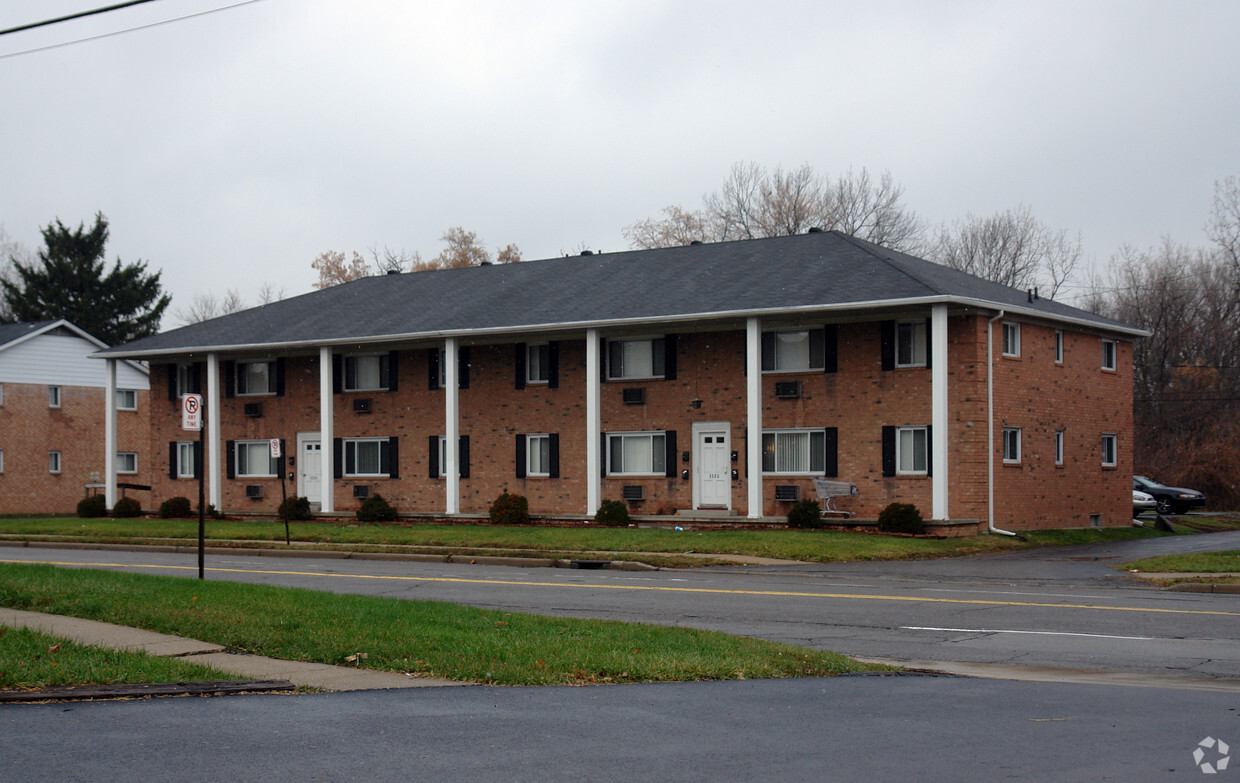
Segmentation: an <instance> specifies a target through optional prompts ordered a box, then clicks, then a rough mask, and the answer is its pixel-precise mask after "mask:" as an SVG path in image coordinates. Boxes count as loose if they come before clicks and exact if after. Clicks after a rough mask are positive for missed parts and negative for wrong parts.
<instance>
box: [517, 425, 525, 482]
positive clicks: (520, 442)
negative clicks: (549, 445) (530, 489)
mask: <svg viewBox="0 0 1240 783" xmlns="http://www.w3.org/2000/svg"><path fill="white" fill-rule="evenodd" d="M517 478H525V436H524V435H518V436H517Z"/></svg>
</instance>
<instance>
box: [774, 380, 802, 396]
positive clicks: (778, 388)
mask: <svg viewBox="0 0 1240 783" xmlns="http://www.w3.org/2000/svg"><path fill="white" fill-rule="evenodd" d="M775 396H776V397H778V398H779V399H781V400H795V399H798V398H799V397H800V396H801V382H800V381H776V382H775Z"/></svg>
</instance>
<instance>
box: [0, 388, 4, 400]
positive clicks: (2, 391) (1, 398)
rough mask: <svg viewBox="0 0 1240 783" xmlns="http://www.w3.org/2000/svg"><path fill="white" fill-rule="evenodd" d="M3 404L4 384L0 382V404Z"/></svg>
mask: <svg viewBox="0 0 1240 783" xmlns="http://www.w3.org/2000/svg"><path fill="white" fill-rule="evenodd" d="M3 404H4V384H3V383H0V405H3Z"/></svg>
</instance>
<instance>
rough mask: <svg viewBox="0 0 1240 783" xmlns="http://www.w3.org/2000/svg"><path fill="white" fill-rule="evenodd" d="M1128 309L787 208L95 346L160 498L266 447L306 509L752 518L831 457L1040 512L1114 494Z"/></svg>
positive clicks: (865, 503) (782, 506)
mask: <svg viewBox="0 0 1240 783" xmlns="http://www.w3.org/2000/svg"><path fill="white" fill-rule="evenodd" d="M1141 334H1143V333H1142V332H1140V331H1139V330H1136V329H1133V328H1131V327H1128V326H1125V325H1124V324H1120V323H1117V322H1115V321H1111V320H1108V319H1106V318H1102V317H1099V316H1097V315H1094V314H1091V313H1087V312H1084V311H1081V310H1077V309H1075V308H1072V307H1069V306H1067V305H1064V304H1061V303H1059V302H1054V301H1049V300H1045V299H1038V298H1037V297H1036V296H1034V295H1033V292H1026V291H1019V290H1016V289H1011V288H1007V287H1004V286H1000V285H996V284H993V283H990V282H987V281H984V280H981V279H979V278H976V277H972V276H970V275H967V274H964V273H961V272H957V271H954V270H951V269H947V268H945V267H942V266H938V265H936V264H933V263H930V262H928V261H925V260H923V259H918V258H914V257H911V256H908V255H905V254H902V253H898V252H895V251H891V250H887V249H885V248H882V247H879V246H876V245H873V244H870V243H867V242H864V241H861V240H858V239H855V238H853V237H849V236H847V235H843V234H840V233H837V232H812V233H810V234H807V235H802V236H793V237H780V238H772V239H762V240H752V241H746V242H728V243H719V244H696V245H690V246H685V247H677V248H665V249H660V250H648V251H636V252H624V253H610V254H598V255H583V256H575V257H566V258H558V259H549V260H544V261H530V262H524V263H518V264H510V265H502V266H484V267H474V268H468V269H456V270H444V271H436V272H419V273H413V274H402V275H396V274H393V275H387V276H380V277H370V278H364V279H361V280H357V281H354V282H352V283H347V284H344V285H340V286H336V287H333V288H329V289H326V290H323V291H318V292H315V293H311V294H306V295H304V296H300V297H295V298H293V299H288V300H284V301H281V302H276V303H272V304H269V305H265V306H262V307H258V308H254V309H252V310H247V311H244V312H240V313H235V314H232V315H229V316H224V317H222V318H217V319H215V320H212V321H207V322H204V323H200V324H195V325H192V326H187V327H184V328H182V329H177V330H174V331H171V332H166V333H163V334H160V335H155V336H153V337H149V338H145V339H143V340H139V341H136V342H134V343H130V344H128V345H124V346H119V347H117V348H113V349H109V350H107V351H103V352H101V354H100V356H101V357H103V358H106V359H109V360H110V361H112V362H115V361H117V360H120V359H131V360H138V359H140V360H145V361H149V362H151V367H152V374H151V379H152V399H153V401H154V402H153V404H152V416H151V445H150V447H149V449H148V450H149V451H151V453H152V454H160V455H166V456H165V457H164V459H166V461H167V462H166V464H161V465H159V466H158V467H157V469H156V470H154V475H153V482H154V484H155V490H154V494H155V497H156V498H157V499H159V498H164V497H169V496H172V495H184V496H187V497H188V496H192V493H193V491H194V490H193V485H192V483H191V479H192V476H193V475H195V472H196V471H200V470H202V469H204V467H205V470H206V475H207V483H208V488H209V492H210V502H212V503H214V504H215V505H216V506H217V507H220V508H223V509H226V510H233V511H240V512H245V511H247V510H253V511H268V512H269V511H271V510H273V509H274V508H275V506H276V505H277V504H278V501H279V496H280V486H279V479H278V476H279V475H280V473H281V471H282V470H286V471H288V473H289V474H290V484H289V491H290V493H293V492H295V493H297V494H300V495H305V496H307V497H309V498H310V499H311V500H312V501H313V502H315V503H317V504H318V505H319V507H320V508H321V509H322V510H324V511H337V510H340V511H350V510H352V509H354V508H356V507H357V505H358V504H359V503H360V497H361V496H364V495H365V494H366V493H368V492H378V493H381V494H382V495H383V496H384V497H385V498H387V499H389V500H390V501H391V502H392V503H393V504H394V505H395V506H396V507H397V508H398V510H400V511H401V512H403V513H429V514H439V515H456V514H484V513H485V512H486V510H487V508H488V507H489V505H490V504H491V502H492V501H493V500H494V499H495V497H496V496H498V495H499V494H500V493H501V492H503V491H505V490H506V491H509V492H515V493H518V494H521V495H525V496H526V497H527V498H529V502H530V509H531V512H532V513H534V514H536V515H547V516H557V515H565V516H575V517H578V518H581V517H584V516H586V515H589V514H592V513H593V512H594V510H596V509H597V508H598V506H599V503H600V502H601V501H602V500H604V499H620V498H624V499H626V500H630V510H631V511H632V512H634V513H639V514H666V513H674V512H686V511H694V512H698V513H720V514H729V513H730V514H737V515H740V516H744V517H751V518H757V517H770V516H782V515H784V514H786V513H787V510H788V508H789V507H790V502H791V501H790V500H789V499H790V498H795V497H797V496H802V497H813V496H814V494H813V489H812V486H813V485H812V479H813V478H814V477H815V476H828V477H836V478H839V479H841V480H845V481H850V482H852V483H855V484H856V485H857V487H858V494H857V495H856V496H855V497H852V498H848V499H845V500H842V501H840V502H839V505H840V506H841V507H842V508H847V509H849V510H852V511H855V512H856V513H857V514H859V515H860V516H869V517H873V516H875V515H877V513H878V512H879V511H880V510H881V509H882V508H884V507H885V506H886V505H888V504H889V503H891V502H893V501H901V502H910V503H914V504H916V505H917V506H918V507H919V508H920V509H921V511H922V513H923V514H924V515H925V516H926V517H929V518H934V519H947V518H957V519H959V518H976V519H980V520H982V521H983V522H989V521H993V523H994V524H995V525H997V526H999V527H1005V526H1007V527H1051V526H1056V527H1057V526H1084V525H1089V524H1121V523H1125V524H1126V523H1127V522H1128V521H1129V519H1130V518H1131V496H1130V492H1131V473H1132V471H1131V459H1132V458H1131V455H1132V340H1133V338H1134V337H1136V336H1139V335H1141ZM186 391H202V392H205V393H206V407H207V412H208V421H209V422H213V423H216V424H209V426H208V433H207V449H206V454H205V457H204V455H201V454H200V453H199V452H198V451H197V450H196V446H195V444H194V441H195V440H196V436H194V435H191V434H190V433H185V432H182V431H181V430H180V429H179V426H180V415H179V402H178V401H179V399H180V395H181V394H182V393H184V392H186ZM270 439H281V440H283V441H284V443H285V449H286V453H288V454H291V455H292V456H293V461H292V463H291V464H288V465H286V466H284V468H283V469H282V468H281V467H280V466H279V465H278V464H277V462H275V461H273V460H272V459H271V458H270V457H269V456H268V451H267V449H268V448H269V446H268V444H269V440H270ZM446 444H455V448H446V447H445V446H446ZM204 462H205V465H204V464H203V463H204ZM992 504H993V513H992V512H991V508H992Z"/></svg>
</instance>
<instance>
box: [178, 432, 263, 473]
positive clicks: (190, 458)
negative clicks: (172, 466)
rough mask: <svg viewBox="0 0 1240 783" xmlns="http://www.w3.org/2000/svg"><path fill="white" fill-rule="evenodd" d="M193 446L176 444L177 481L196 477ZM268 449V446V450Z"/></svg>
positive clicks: (185, 442) (186, 443) (187, 443)
mask: <svg viewBox="0 0 1240 783" xmlns="http://www.w3.org/2000/svg"><path fill="white" fill-rule="evenodd" d="M194 445H195V444H194V443H193V442H190V441H182V442H179V443H177V478H179V479H192V478H194V477H195V476H196V475H198V471H197V469H196V465H195V463H194V454H195V452H196V449H195V448H194ZM270 448H271V447H270V445H269V446H268V449H270Z"/></svg>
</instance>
